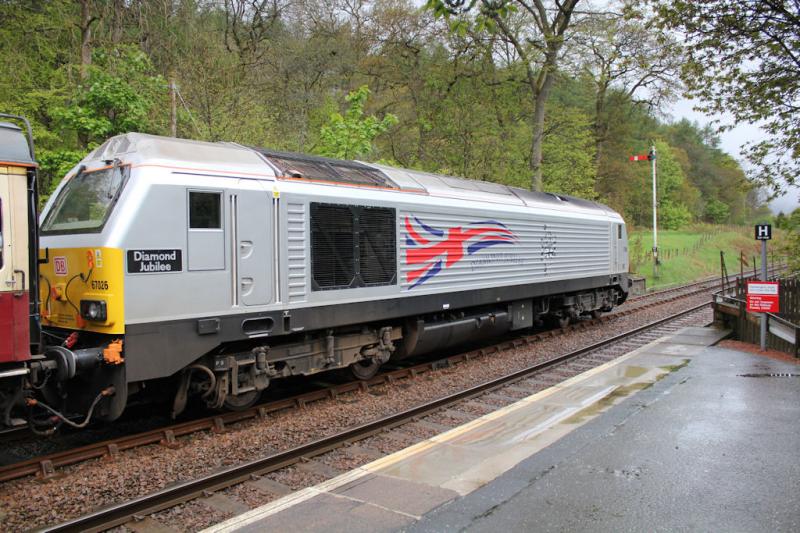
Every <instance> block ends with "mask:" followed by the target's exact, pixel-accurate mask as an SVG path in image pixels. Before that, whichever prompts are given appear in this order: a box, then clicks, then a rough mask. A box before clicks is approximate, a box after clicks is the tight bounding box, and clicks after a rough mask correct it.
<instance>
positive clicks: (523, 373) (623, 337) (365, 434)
mask: <svg viewBox="0 0 800 533" xmlns="http://www.w3.org/2000/svg"><path fill="white" fill-rule="evenodd" d="M709 305H710V302H709V303H703V304H700V305H696V306H694V307H692V308H690V309H687V310H685V311H683V312H680V313H677V314H675V315H673V316H670V317H667V318H662V319H659V320H656V321H653V322H651V323H648V324H645V325H643V326H640V327H636V328H633V329H631V330H629V331H627V332H625V333H622V334H620V335H616V336H614V337H612V338H609V339H606V340H603V341H600V342H597V343H595V344H593V345H591V346H587V347H583V348H580V349H578V350H575V351H572V352H569V353H566V354H563V355H560V356H558V357H554V358H552V359H549V360H547V361H544V362H541V363H538V364H535V365H532V366H530V367H527V368H524V369H522V370H518V371H516V372H513V373H510V374H508V375H505V376H503V377H500V378H497V379H493V380H490V381H486V382H484V383H481V384H480V385H477V386H474V387H472V388H469V389H466V390H463V391H460V392H458V393H455V394H451V395H449V396H446V397H442V398H439V399H436V400H434V401H430V402H427V403H424V404H422V405H419V406H416V407H413V408H411V409H408V410H405V411H403V412H399V413H396V414H392V415H389V416H385V417H383V418H380V419H376V420H373V421H371V422H367V423H365V424H362V425H359V426H357V427H352V428H350V429H347V430H345V431H342V432H340V433H337V434H335V435H331V436H328V437H325V438H322V439H318V440H314V441H312V442H308V443H307V444H304V445H301V446H298V447H295V448H293V449H290V450H286V451H282V452H278V453H274V454H271V455H268V456H265V457H263V458H261V459H257V460H254V461H250V462H247V463H244V464H240V465H237V466H233V467H229V468H226V469H224V470H221V471H218V472H214V473H211V474H208V475H205V476H202V477H199V478H197V479H192V480H190V481H186V482H183V483H178V484H176V485H173V486H170V487H167V488H164V489H162V490H160V491H157V492H154V493H152V494H148V495H145V496H142V497H139V498H136V499H134V500H131V501H127V502H124V503H120V504H118V505H113V506H110V507H107V508H104V509H101V510H99V511H96V512H93V513H90V514H87V515H85V516H82V517H80V518H77V519H74V520H71V521H69V522H65V523H62V524H59V525H55V526H52V527H48V528H45V529H44V530H43V531H54V532H55V531H59V532H61V531H103V530H106V529H109V528H112V527H116V526H119V525H123V524H126V523H128V522H130V521H133V520H143V519H145V518H146V517H148V516H150V515H152V514H154V513H157V512H159V511H161V510H164V509H168V508H171V507H174V506H177V505H181V504H184V503H186V502H190V501H191V500H194V499H196V498H203V497H206V498H208V497H209V496H211V495H213V494H215V493H217V492H219V491H222V490H224V489H227V488H229V487H232V486H235V485H237V484H240V483H243V482H247V481H252V480H253V479H258V477H259V476H263V475H266V474H269V473H272V472H276V471H278V470H280V469H284V468H287V467H290V466H292V465H295V464H297V463H300V462H304V461H309V460H313V459H312V458H314V457H318V456H321V455H322V454H326V453H329V452H331V451H332V450H336V449H339V448H341V447H343V446H349V445H352V444H353V443H354V442H359V441H362V440H364V439H367V438H369V437H372V436H375V435H378V434H381V433H383V432H386V431H387V430H392V429H393V428H398V427H400V426H403V425H406V424H411V423H414V422H416V421H419V420H420V419H421V418H424V417H426V416H430V415H432V414H435V413H437V412H441V411H442V410H444V409H452V408H454V406H457V405H459V404H461V403H463V402H467V401H470V400H474V399H476V398H480V397H481V396H484V395H487V394H492V393H496V392H497V391H500V390H501V389H503V388H505V387H509V386H512V387H513V386H514V385H515V384H517V383H520V382H524V381H525V380H528V379H530V378H531V377H534V376H536V377H538V376H541V375H542V374H543V373H544V372H546V371H561V372H564V371H566V372H570V371H571V372H573V373H579V372H581V371H583V370H585V369H586V368H587V367H592V366H597V365H599V364H602V363H603V362H605V361H608V360H611V359H614V358H616V357H618V356H619V355H622V354H623V353H627V352H629V351H630V350H632V349H634V348H636V347H638V346H642V345H644V344H647V343H649V342H651V341H652V340H653V339H654V338H657V337H660V336H662V335H664V334H667V333H669V332H672V331H675V330H677V329H679V328H681V327H683V326H684V325H686V324H687V323H695V322H696V321H697V316H698V313H701V312H705V310H706V308H707V307H708V306H709ZM545 335H546V334H545ZM509 342H512V341H509ZM528 342H531V341H528ZM522 344H524V341H521V340H520V341H519V343H518V344H517V345H522ZM496 349H498V350H499V349H501V348H500V347H496ZM485 350H486V349H484V351H485ZM489 350H490V351H491V349H489ZM476 355H480V354H479V353H478V354H476V353H472V352H470V353H468V354H463V357H464V358H467V359H468V358H470V357H474V356H476ZM571 364H572V365H574V366H576V367H577V370H576V369H575V368H573V369H572V370H569V365H571ZM386 375H387V376H388V375H391V373H387V374H386ZM414 375H415V373H414V372H411V373H410V374H409V377H413V376H414ZM383 379H384V380H389V381H391V380H392V379H397V378H383ZM544 379H545V380H546V379H547V377H546V376H544ZM549 379H550V380H552V379H553V376H550V378H549ZM559 379H563V378H561V377H559V376H558V374H556V377H555V381H558V380H559ZM384 382H385V381H384ZM356 386H357V387H359V385H356ZM361 387H365V388H366V387H369V384H367V385H364V386H361ZM326 394H328V393H326ZM287 401H289V400H287ZM293 401H294V400H293ZM217 424H218V423H217ZM187 429H188V428H187ZM170 431H172V432H173V436H174V432H175V428H173V429H171V430H170ZM151 438H155V437H151Z"/></svg>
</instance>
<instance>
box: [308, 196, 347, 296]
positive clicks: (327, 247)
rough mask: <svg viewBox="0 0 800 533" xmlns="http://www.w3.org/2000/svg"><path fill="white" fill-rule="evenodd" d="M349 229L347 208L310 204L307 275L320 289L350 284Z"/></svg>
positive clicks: (342, 286) (345, 286) (338, 287)
mask: <svg viewBox="0 0 800 533" xmlns="http://www.w3.org/2000/svg"><path fill="white" fill-rule="evenodd" d="M353 229H354V228H353V213H352V212H351V211H350V208H349V207H347V206H338V205H325V204H311V276H312V277H313V279H314V282H315V283H316V285H317V286H318V287H319V288H320V289H341V288H347V287H350V286H351V285H352V284H353V280H354V278H355V269H354V263H355V261H354V257H353V244H354V237H355V235H354V233H353Z"/></svg>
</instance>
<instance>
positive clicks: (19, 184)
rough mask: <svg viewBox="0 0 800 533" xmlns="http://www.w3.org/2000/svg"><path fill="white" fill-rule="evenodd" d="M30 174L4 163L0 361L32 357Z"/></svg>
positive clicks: (0, 184)
mask: <svg viewBox="0 0 800 533" xmlns="http://www.w3.org/2000/svg"><path fill="white" fill-rule="evenodd" d="M27 176H28V173H27V169H26V168H24V167H21V166H11V165H7V164H3V163H0V363H3V362H11V361H23V360H26V359H28V358H29V357H30V341H31V339H30V334H29V329H28V327H29V324H28V318H29V306H28V302H29V298H30V294H29V292H28V287H29V283H30V276H28V262H29V253H30V247H29V243H28V220H27V214H28V209H27V207H28V196H27V193H28V187H27Z"/></svg>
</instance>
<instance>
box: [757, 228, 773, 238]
mask: <svg viewBox="0 0 800 533" xmlns="http://www.w3.org/2000/svg"><path fill="white" fill-rule="evenodd" d="M770 239H772V226H771V225H770V224H756V240H758V241H768V240H770Z"/></svg>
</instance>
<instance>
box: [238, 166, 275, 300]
mask: <svg viewBox="0 0 800 533" xmlns="http://www.w3.org/2000/svg"><path fill="white" fill-rule="evenodd" d="M251 183H252V182H251ZM229 202H230V207H231V209H230V212H231V222H232V224H231V227H232V238H231V242H232V243H233V249H232V253H233V261H232V264H233V280H234V285H235V286H234V303H235V304H238V305H245V306H249V305H264V304H268V303H270V302H272V300H273V297H274V286H275V283H274V271H275V269H274V238H275V231H274V220H273V205H272V196H271V195H270V194H269V193H267V192H266V191H265V190H263V189H258V190H253V189H239V190H236V191H232V192H231V193H230V195H229Z"/></svg>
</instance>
